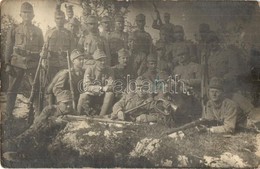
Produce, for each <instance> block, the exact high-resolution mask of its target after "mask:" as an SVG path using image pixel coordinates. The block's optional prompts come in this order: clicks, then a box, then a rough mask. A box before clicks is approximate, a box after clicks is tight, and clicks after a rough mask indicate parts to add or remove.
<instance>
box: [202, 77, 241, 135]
mask: <svg viewBox="0 0 260 169" xmlns="http://www.w3.org/2000/svg"><path fill="white" fill-rule="evenodd" d="M209 88H214V89H219V90H223V82H222V80H221V79H219V78H215V77H213V78H211V80H210V83H209ZM238 111H239V109H238V106H237V104H236V103H235V102H233V101H232V100H230V99H227V98H223V100H221V102H220V103H219V104H216V103H215V102H214V101H212V100H209V101H208V102H207V105H206V111H205V114H203V118H205V119H208V120H216V121H219V122H220V123H222V125H220V126H214V127H211V128H210V131H211V132H212V133H226V132H233V131H234V130H235V127H236V123H237V116H238Z"/></svg>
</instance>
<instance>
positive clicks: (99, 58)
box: [77, 49, 114, 116]
mask: <svg viewBox="0 0 260 169" xmlns="http://www.w3.org/2000/svg"><path fill="white" fill-rule="evenodd" d="M93 58H94V59H95V64H94V65H90V66H89V67H87V69H86V71H85V74H84V80H83V89H84V93H82V94H81V95H80V98H79V103H78V108H77V110H78V111H79V113H80V114H87V115H91V114H92V113H93V112H91V109H92V108H93V105H94V104H95V103H100V104H101V105H102V107H101V111H100V114H99V115H100V116H104V115H106V114H107V113H108V111H109V109H110V108H111V106H112V105H111V104H112V101H113V98H114V94H113V86H112V81H113V79H114V74H113V70H112V69H110V68H108V67H107V66H106V64H105V62H106V58H107V56H106V54H105V53H104V52H103V51H102V50H99V49H98V50H96V51H95V53H94V55H93Z"/></svg>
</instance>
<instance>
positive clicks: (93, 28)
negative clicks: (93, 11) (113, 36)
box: [87, 23, 98, 32]
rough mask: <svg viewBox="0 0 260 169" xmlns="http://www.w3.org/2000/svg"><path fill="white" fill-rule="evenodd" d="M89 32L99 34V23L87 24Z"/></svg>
mask: <svg viewBox="0 0 260 169" xmlns="http://www.w3.org/2000/svg"><path fill="white" fill-rule="evenodd" d="M87 27H88V31H89V32H97V31H98V24H97V23H88V24H87Z"/></svg>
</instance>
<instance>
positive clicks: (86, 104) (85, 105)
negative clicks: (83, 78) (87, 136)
mask: <svg viewBox="0 0 260 169" xmlns="http://www.w3.org/2000/svg"><path fill="white" fill-rule="evenodd" d="M77 111H78V113H79V114H80V115H89V114H90V96H89V95H88V94H86V93H82V94H81V95H80V97H79V101H78V105H77Z"/></svg>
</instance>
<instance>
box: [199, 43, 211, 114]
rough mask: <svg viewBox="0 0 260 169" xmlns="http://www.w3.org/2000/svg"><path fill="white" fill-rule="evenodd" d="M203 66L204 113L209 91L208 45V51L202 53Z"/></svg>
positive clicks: (202, 100)
mask: <svg viewBox="0 0 260 169" xmlns="http://www.w3.org/2000/svg"><path fill="white" fill-rule="evenodd" d="M200 59H201V66H202V77H201V105H202V113H203V115H204V114H205V111H206V104H207V96H208V95H207V93H208V90H207V89H208V81H209V80H208V64H207V62H208V47H206V51H204V52H202V53H201V58H200Z"/></svg>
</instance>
